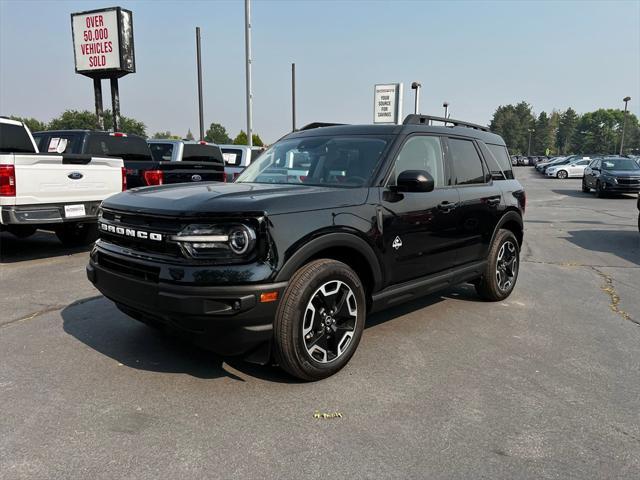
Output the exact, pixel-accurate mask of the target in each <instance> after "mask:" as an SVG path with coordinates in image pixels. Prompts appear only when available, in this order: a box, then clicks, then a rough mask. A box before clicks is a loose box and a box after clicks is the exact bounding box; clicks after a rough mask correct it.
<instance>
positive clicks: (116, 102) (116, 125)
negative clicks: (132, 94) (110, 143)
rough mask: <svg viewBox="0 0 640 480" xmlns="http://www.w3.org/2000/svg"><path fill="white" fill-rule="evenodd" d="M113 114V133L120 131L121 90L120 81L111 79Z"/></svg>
mask: <svg viewBox="0 0 640 480" xmlns="http://www.w3.org/2000/svg"><path fill="white" fill-rule="evenodd" d="M110 81H111V113H113V131H114V132H119V131H120V89H119V88H118V79H117V78H111V79H110Z"/></svg>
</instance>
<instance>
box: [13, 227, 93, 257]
mask: <svg viewBox="0 0 640 480" xmlns="http://www.w3.org/2000/svg"><path fill="white" fill-rule="evenodd" d="M90 249H91V245H87V246H85V247H77V248H68V247H65V246H63V245H62V243H60V241H59V240H58V238H57V237H56V236H55V234H54V233H52V232H45V231H42V230H38V232H36V233H35V234H34V235H32V236H30V237H28V238H18V237H16V236H14V235H12V234H10V233H8V232H2V233H0V263H16V262H24V261H27V260H38V259H41V258H51V257H61V256H64V255H71V254H74V253H80V252H88V251H89V250H90Z"/></svg>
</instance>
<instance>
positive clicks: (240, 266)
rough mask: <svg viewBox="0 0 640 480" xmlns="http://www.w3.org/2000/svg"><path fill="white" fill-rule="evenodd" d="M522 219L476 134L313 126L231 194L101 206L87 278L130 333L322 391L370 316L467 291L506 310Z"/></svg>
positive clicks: (419, 126)
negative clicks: (232, 358)
mask: <svg viewBox="0 0 640 480" xmlns="http://www.w3.org/2000/svg"><path fill="white" fill-rule="evenodd" d="M434 122H443V123H444V122H446V123H444V125H443V126H434V125H433V123H434ZM524 209H525V193H524V191H523V188H522V186H521V185H520V183H519V182H518V181H516V180H515V179H514V177H513V172H512V168H511V161H510V158H509V154H508V152H507V148H506V147H505V143H504V141H503V140H502V138H500V137H499V136H498V135H495V134H493V133H491V132H489V131H488V129H487V128H485V127H481V126H479V125H473V124H470V123H466V122H461V121H457V120H451V119H443V118H438V117H427V116H420V115H409V116H408V117H407V118H406V119H405V121H404V123H403V125H363V126H357V125H333V126H332V125H329V124H328V125H326V126H325V125H322V124H313V125H312V127H311V128H303V129H302V130H300V131H297V132H293V133H291V134H289V135H287V136H285V137H284V138H282V139H281V140H280V141H278V142H277V143H275V144H274V145H273V146H272V147H271V148H269V149H268V150H267V151H266V152H265V153H263V154H262V155H261V156H260V157H259V158H258V159H257V160H256V161H255V162H253V163H252V164H251V165H250V166H249V167H248V168H247V169H246V170H245V171H244V172H243V173H242V174H241V175H240V176H239V177H238V179H237V181H236V182H235V183H231V184H222V183H200V184H184V185H163V186H159V187H143V188H138V189H134V190H130V191H127V192H123V193H120V194H117V195H114V196H113V197H110V198H109V199H107V200H105V201H104V203H103V205H102V211H101V214H100V218H99V232H100V233H99V235H100V238H99V240H98V241H97V242H96V244H95V247H94V248H93V250H92V252H91V258H90V262H89V265H88V266H87V276H88V278H89V280H90V281H91V282H93V284H94V285H95V286H96V287H97V288H98V290H100V291H101V292H102V293H103V294H104V295H105V296H106V297H107V298H110V299H111V300H113V301H114V302H115V304H116V305H117V307H118V308H119V309H120V310H122V311H123V312H125V313H126V314H128V315H130V316H131V317H133V318H135V319H138V320H140V321H143V322H145V323H148V324H151V325H153V326H158V327H161V328H163V329H166V330H169V331H171V332H177V333H181V334H183V335H186V336H188V337H190V338H191V339H193V340H194V341H195V342H196V343H198V344H200V345H203V346H205V347H208V348H209V349H211V350H213V351H216V352H218V353H220V354H223V355H244V356H245V357H246V358H247V359H248V360H249V361H253V362H258V363H266V362H268V361H270V360H271V359H273V360H275V362H277V363H278V364H279V365H280V366H281V367H282V368H283V369H285V370H286V371H287V372H289V373H290V374H292V375H294V376H296V377H298V378H300V379H304V380H317V379H321V378H325V377H327V376H329V375H332V374H333V373H335V372H337V371H338V370H340V369H341V368H342V367H343V366H344V365H345V364H346V363H347V362H348V361H349V359H350V358H351V357H352V355H353V354H354V352H355V350H356V348H357V346H358V343H359V341H360V337H361V336H362V332H363V330H364V324H365V319H366V316H367V314H369V313H371V312H374V311H377V310H380V309H383V308H385V307H389V306H393V305H396V304H398V303H400V302H404V301H407V300H411V299H414V298H417V297H419V296H421V295H425V294H428V293H430V292H433V291H436V290H439V289H442V288H446V287H448V286H450V285H454V284H457V283H462V282H470V283H473V284H474V285H475V288H476V290H477V292H478V294H479V296H480V297H481V298H483V299H485V300H490V301H498V300H502V299H504V298H506V297H507V296H508V295H509V294H510V293H511V292H512V290H513V288H514V286H515V284H516V280H517V278H518V269H519V253H520V248H521V245H522V239H523V220H522V217H523V214H524Z"/></svg>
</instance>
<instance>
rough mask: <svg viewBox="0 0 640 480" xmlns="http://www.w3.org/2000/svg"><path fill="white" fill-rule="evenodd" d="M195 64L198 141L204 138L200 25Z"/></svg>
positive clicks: (197, 34) (197, 31) (197, 28)
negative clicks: (196, 70)
mask: <svg viewBox="0 0 640 480" xmlns="http://www.w3.org/2000/svg"><path fill="white" fill-rule="evenodd" d="M196 64H197V67H198V119H199V121H200V141H201V142H202V141H203V140H204V115H203V113H202V56H201V50H200V27H196Z"/></svg>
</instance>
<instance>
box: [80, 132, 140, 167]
mask: <svg viewBox="0 0 640 480" xmlns="http://www.w3.org/2000/svg"><path fill="white" fill-rule="evenodd" d="M84 153H88V154H90V155H97V156H100V155H102V156H104V157H116V158H122V159H123V160H143V161H144V160H148V161H151V150H149V146H148V145H147V141H146V140H145V139H144V138H142V137H135V136H131V137H117V136H115V135H109V134H108V133H104V134H103V133H97V134H90V135H89V139H88V140H87V146H86V151H85V152H84Z"/></svg>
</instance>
